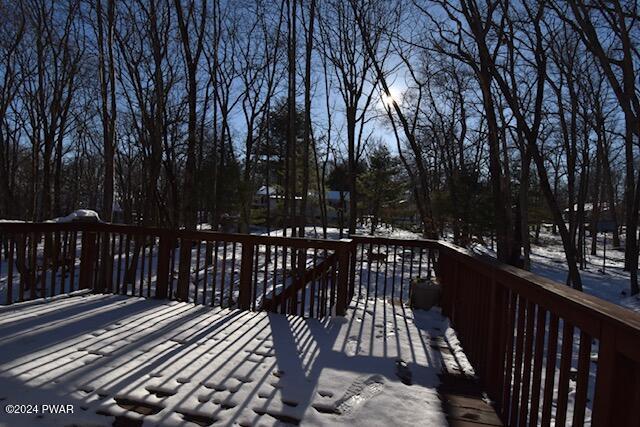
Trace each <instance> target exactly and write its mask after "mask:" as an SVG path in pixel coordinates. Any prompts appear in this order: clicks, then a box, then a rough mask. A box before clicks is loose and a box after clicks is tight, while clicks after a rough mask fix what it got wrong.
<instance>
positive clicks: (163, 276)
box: [156, 233, 171, 299]
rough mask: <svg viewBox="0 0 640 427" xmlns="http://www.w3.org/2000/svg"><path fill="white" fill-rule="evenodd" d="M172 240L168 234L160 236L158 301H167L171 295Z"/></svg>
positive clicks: (157, 281)
mask: <svg viewBox="0 0 640 427" xmlns="http://www.w3.org/2000/svg"><path fill="white" fill-rule="evenodd" d="M170 240H171V239H170V237H169V236H168V234H167V233H164V234H161V235H160V242H159V243H158V269H157V272H158V273H157V274H158V276H157V278H156V298H158V299H166V298H167V296H168V293H169V257H170V253H171V250H170V245H169V243H170V242H169V241H170Z"/></svg>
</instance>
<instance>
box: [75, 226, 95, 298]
mask: <svg viewBox="0 0 640 427" xmlns="http://www.w3.org/2000/svg"><path fill="white" fill-rule="evenodd" d="M96 238H97V234H96V233H94V232H90V231H85V232H83V233H82V249H81V252H80V277H79V279H78V280H79V282H80V284H79V287H80V289H93V277H94V274H93V273H94V271H93V266H94V264H95V260H96Z"/></svg>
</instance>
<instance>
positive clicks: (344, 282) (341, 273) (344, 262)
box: [336, 250, 386, 316]
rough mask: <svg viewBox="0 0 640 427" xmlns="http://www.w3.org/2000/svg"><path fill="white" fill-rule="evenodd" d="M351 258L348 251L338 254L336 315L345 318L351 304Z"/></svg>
mask: <svg viewBox="0 0 640 427" xmlns="http://www.w3.org/2000/svg"><path fill="white" fill-rule="evenodd" d="M349 256H350V251H348V250H342V251H340V252H339V254H338V283H337V301H336V315H338V316H344V315H345V314H346V312H347V305H348V303H349V301H348V300H349ZM385 280H386V279H385ZM385 283H386V282H385ZM385 287H386V286H385Z"/></svg>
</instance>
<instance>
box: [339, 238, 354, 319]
mask: <svg viewBox="0 0 640 427" xmlns="http://www.w3.org/2000/svg"><path fill="white" fill-rule="evenodd" d="M342 241H343V242H345V245H344V246H341V247H339V249H338V251H339V253H338V280H337V281H338V292H337V295H336V315H338V316H344V315H345V313H346V312H347V303H348V295H349V255H350V254H351V240H344V239H343V240H342Z"/></svg>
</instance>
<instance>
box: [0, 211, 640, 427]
mask: <svg viewBox="0 0 640 427" xmlns="http://www.w3.org/2000/svg"><path fill="white" fill-rule="evenodd" d="M0 240H1V242H0V261H1V262H0V278H2V280H4V282H0V286H1V287H0V289H2V290H3V292H4V298H5V300H4V301H2V302H3V303H4V304H11V303H13V302H16V301H23V300H28V299H33V298H40V297H43V296H52V295H57V294H61V293H68V292H71V291H74V290H76V289H82V288H86V289H93V290H94V291H97V292H113V293H119V294H126V295H134V296H145V297H157V298H170V299H177V300H181V301H190V302H193V303H197V304H207V305H212V306H219V307H231V308H240V309H252V310H260V309H264V308H269V309H271V310H277V311H279V312H282V313H292V314H298V315H302V316H306V317H319V318H321V317H325V316H327V315H332V314H338V315H342V314H344V313H345V311H346V308H347V306H348V303H349V301H350V300H351V298H352V297H353V296H354V295H356V294H359V295H362V296H365V295H366V296H367V297H369V298H371V297H373V298H379V299H380V298H381V299H383V300H387V301H390V302H393V303H395V302H397V301H402V302H406V301H407V300H408V299H409V296H410V281H411V280H410V279H412V278H415V277H421V278H436V279H437V280H438V281H439V282H440V284H441V285H442V289H443V294H442V301H441V305H442V310H443V313H444V314H445V315H446V316H448V317H449V318H450V319H451V322H452V324H453V327H454V328H455V329H456V331H457V334H458V337H459V338H460V341H461V342H462V344H463V347H464V351H465V354H466V355H467V357H468V359H469V360H470V361H471V363H472V365H473V367H474V369H475V372H476V373H477V374H478V377H479V379H480V381H481V382H482V383H483V384H484V386H485V389H486V391H487V393H488V395H489V397H490V398H491V399H492V400H493V401H494V402H495V404H496V407H497V409H498V412H499V414H500V416H501V418H502V420H503V421H504V423H505V424H506V425H511V426H525V425H550V424H551V423H552V422H553V423H554V424H555V425H556V426H559V425H584V424H589V423H590V424H591V425H596V426H638V425H640V411H638V408H640V315H638V314H636V313H633V312H631V311H629V310H626V309H624V308H622V307H619V306H616V305H614V304H611V303H608V302H606V301H603V300H601V299H599V298H596V297H593V296H590V295H588V294H585V293H582V292H578V291H575V290H573V289H570V288H568V287H567V286H564V285H561V284H558V283H555V282H553V281H550V280H547V279H544V278H542V277H539V276H536V275H534V274H532V273H529V272H526V271H523V270H520V269H517V268H514V267H510V266H506V265H503V264H500V263H498V262H496V261H495V260H493V259H491V258H488V257H482V256H479V255H476V254H473V253H471V252H469V251H467V250H464V249H461V248H458V247H455V246H453V245H450V244H447V243H444V242H437V241H429V240H400V239H387V238H381V237H365V236H354V237H353V238H352V239H350V240H346V241H335V240H334V241H329V240H327V241H324V240H314V239H297V238H284V237H270V236H249V235H237V234H224V233H214V232H202V231H176V230H165V229H153V228H142V227H133V226H124V225H112V224H87V223H75V224H20V223H0ZM5 278H6V279H5Z"/></svg>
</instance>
